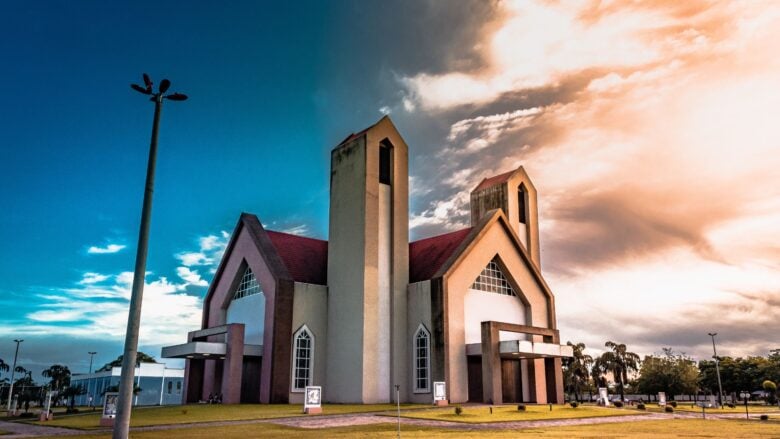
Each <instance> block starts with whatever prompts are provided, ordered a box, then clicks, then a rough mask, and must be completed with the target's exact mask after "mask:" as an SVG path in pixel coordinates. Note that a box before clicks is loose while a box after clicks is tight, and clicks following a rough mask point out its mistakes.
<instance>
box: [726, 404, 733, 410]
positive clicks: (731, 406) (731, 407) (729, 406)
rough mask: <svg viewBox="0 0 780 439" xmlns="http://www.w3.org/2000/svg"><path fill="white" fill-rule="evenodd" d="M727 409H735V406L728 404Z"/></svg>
mask: <svg viewBox="0 0 780 439" xmlns="http://www.w3.org/2000/svg"><path fill="white" fill-rule="evenodd" d="M726 407H728V408H730V409H733V408H734V404H732V403H728V404H726Z"/></svg>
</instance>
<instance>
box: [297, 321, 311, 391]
mask: <svg viewBox="0 0 780 439" xmlns="http://www.w3.org/2000/svg"><path fill="white" fill-rule="evenodd" d="M293 354H294V356H293V385H292V387H293V388H292V390H293V391H294V392H303V391H304V390H306V386H308V385H310V384H311V376H312V359H313V358H314V337H313V336H312V335H311V333H310V332H309V328H307V327H306V326H305V325H304V326H303V327H302V328H301V329H299V330H298V332H296V333H295V337H293Z"/></svg>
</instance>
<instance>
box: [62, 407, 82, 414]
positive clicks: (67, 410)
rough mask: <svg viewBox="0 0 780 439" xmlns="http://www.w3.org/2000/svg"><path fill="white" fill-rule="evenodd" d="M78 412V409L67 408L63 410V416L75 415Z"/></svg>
mask: <svg viewBox="0 0 780 439" xmlns="http://www.w3.org/2000/svg"><path fill="white" fill-rule="evenodd" d="M78 412H79V409H76V408H73V409H72V408H70V407H68V408H67V409H65V414H67V415H71V414H76V413H78Z"/></svg>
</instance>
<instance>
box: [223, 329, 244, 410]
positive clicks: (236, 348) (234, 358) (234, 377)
mask: <svg viewBox="0 0 780 439" xmlns="http://www.w3.org/2000/svg"><path fill="white" fill-rule="evenodd" d="M225 344H226V345H227V350H226V352H225V360H224V363H223V365H222V402H223V403H225V404H239V403H240V402H241V379H242V376H241V374H242V372H243V367H244V324H243V323H233V324H230V325H228V328H227V332H226V333H225Z"/></svg>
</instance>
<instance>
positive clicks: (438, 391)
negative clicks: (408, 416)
mask: <svg viewBox="0 0 780 439" xmlns="http://www.w3.org/2000/svg"><path fill="white" fill-rule="evenodd" d="M446 400H447V383H445V382H444V381H435V382H434V383H433V402H434V403H435V402H436V401H446Z"/></svg>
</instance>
